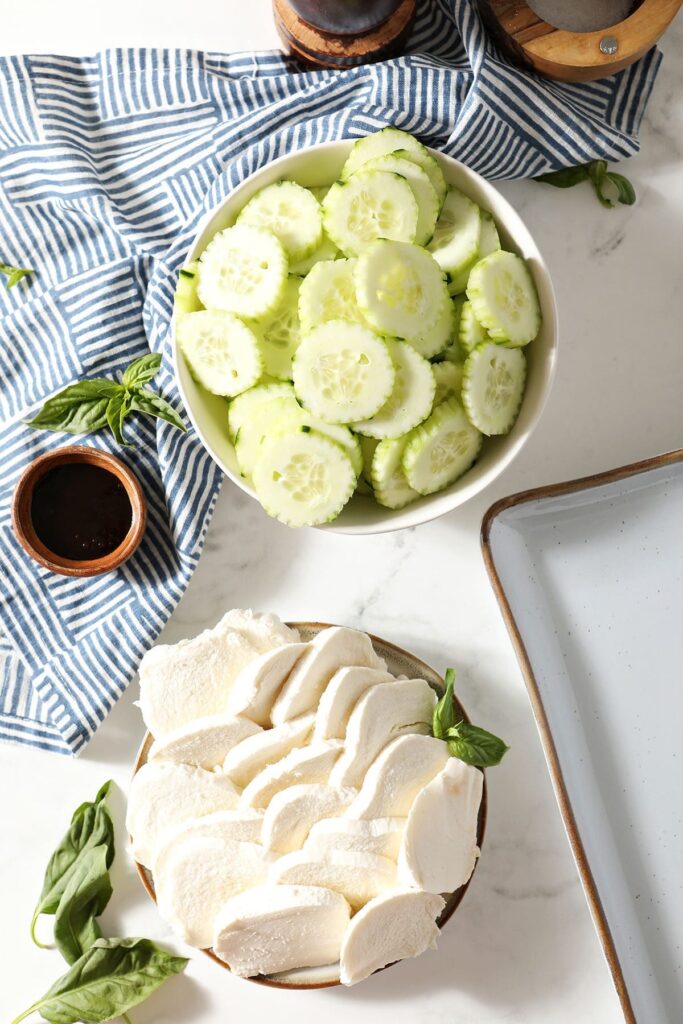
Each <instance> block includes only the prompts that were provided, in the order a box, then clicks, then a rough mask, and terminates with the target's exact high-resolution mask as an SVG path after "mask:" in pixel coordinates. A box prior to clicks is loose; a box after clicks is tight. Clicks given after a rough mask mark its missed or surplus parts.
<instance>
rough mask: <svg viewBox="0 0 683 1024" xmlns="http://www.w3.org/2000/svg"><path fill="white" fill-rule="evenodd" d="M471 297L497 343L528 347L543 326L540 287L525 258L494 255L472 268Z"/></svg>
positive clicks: (512, 254)
mask: <svg viewBox="0 0 683 1024" xmlns="http://www.w3.org/2000/svg"><path fill="white" fill-rule="evenodd" d="M467 298H468V299H469V300H470V302H471V303H472V309H473V310H474V315H475V316H476V318H477V320H478V321H479V323H480V324H482V326H483V327H485V328H486V330H487V331H488V333H489V334H490V335H491V337H492V338H493V339H494V341H500V342H504V343H505V344H506V345H509V346H514V347H516V346H521V345H528V344H529V342H530V341H533V339H534V338H535V337H536V335H537V334H538V331H539V328H540V326H541V310H540V307H539V304H538V296H537V294H536V286H535V285H534V282H533V278H532V276H531V274H530V273H529V268H528V267H527V265H526V263H525V262H524V260H523V259H522V257H521V256H517V255H516V253H513V252H503V251H502V250H499V251H498V252H493V253H491V254H490V255H489V256H485V257H484V259H483V260H480V261H479V262H478V263H477V264H476V266H475V267H474V268H473V269H472V273H471V274H470V279H469V281H468V284H467Z"/></svg>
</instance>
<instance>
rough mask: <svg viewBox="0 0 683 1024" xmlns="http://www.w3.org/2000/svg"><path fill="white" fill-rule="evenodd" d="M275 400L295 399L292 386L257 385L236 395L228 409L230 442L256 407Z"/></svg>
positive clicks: (269, 383)
mask: <svg viewBox="0 0 683 1024" xmlns="http://www.w3.org/2000/svg"><path fill="white" fill-rule="evenodd" d="M275 398H292V399H295V395H294V386H293V385H292V384H279V383H275V382H272V383H271V382H268V383H266V384H263V383H259V384H257V385H256V386H255V387H253V388H249V390H248V391H244V392H243V393H242V394H241V395H238V396H237V398H233V400H232V402H231V403H230V406H229V408H228V433H229V435H230V440H231V441H233V442H234V441H235V438H236V437H237V434H238V433H239V429H240V427H241V426H242V424H243V423H245V422H246V420H247V419H248V418H249V416H250V414H251V413H252V412H253V411H254V409H256V407H257V406H258V405H262V404H263V403H264V402H272V401H273V399H275Z"/></svg>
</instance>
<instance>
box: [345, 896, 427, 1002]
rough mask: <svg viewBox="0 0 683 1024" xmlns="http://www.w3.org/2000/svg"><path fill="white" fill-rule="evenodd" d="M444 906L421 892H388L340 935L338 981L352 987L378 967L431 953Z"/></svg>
mask: <svg viewBox="0 0 683 1024" xmlns="http://www.w3.org/2000/svg"><path fill="white" fill-rule="evenodd" d="M444 906H445V903H444V901H443V899H442V898H441V896H433V895H431V894H430V893H425V892H391V893H388V894H387V895H381V896H377V897H376V898H375V899H373V900H371V901H370V903H368V904H366V906H364V907H363V909H362V910H359V911H358V913H357V914H356V916H355V917H354V918H353V919H352V921H351V923H350V924H349V927H348V928H347V930H346V934H345V935H344V941H343V942H342V948H341V956H340V964H339V967H340V971H339V978H340V981H341V983H342V985H356V984H357V983H358V982H359V981H362V980H363V979H364V978H367V977H368V976H369V975H371V974H372V973H373V972H374V971H378V970H379V969H380V967H386V965H387V964H391V963H394V961H396V960H405V959H407V958H408V957H412V956H419V955H420V953H424V951H425V950H426V949H435V948H436V940H437V938H438V935H439V929H438V927H437V925H436V918H437V917H438V916H439V914H440V913H441V911H442V910H443V908H444Z"/></svg>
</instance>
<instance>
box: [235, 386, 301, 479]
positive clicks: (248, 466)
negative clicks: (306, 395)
mask: <svg viewBox="0 0 683 1024" xmlns="http://www.w3.org/2000/svg"><path fill="white" fill-rule="evenodd" d="M298 408H299V403H298V402H297V400H296V398H293V397H292V396H291V395H290V396H284V397H282V398H272V399H270V400H269V401H267V402H261V403H259V404H258V405H256V406H254V407H253V408H252V410H251V411H250V413H249V415H248V416H247V418H246V420H245V421H244V423H243V424H242V426H241V427H240V429H239V431H238V432H237V437H236V439H235V454H236V455H237V461H238V463H239V467H240V473H241V474H242V476H244V477H250V476H251V474H252V473H253V471H254V466H255V465H256V460H257V459H258V457H259V455H260V454H261V448H262V445H263V443H264V441H266V440H267V439H268V438H270V437H274V436H275V435H276V434H277V433H279V430H276V424H278V425H279V424H280V423H281V422H282V421H283V418H284V417H286V416H288V415H291V416H296V413H297V410H298Z"/></svg>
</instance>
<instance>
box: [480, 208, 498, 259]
mask: <svg viewBox="0 0 683 1024" xmlns="http://www.w3.org/2000/svg"><path fill="white" fill-rule="evenodd" d="M499 249H500V238H499V237H498V228H497V227H496V222H495V220H494V219H493V215H492V214H490V213H489V211H488V210H482V211H481V226H480V228H479V258H480V259H483V258H484V256H488V255H489V254H490V253H492V252H497V251H498V250H499Z"/></svg>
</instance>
